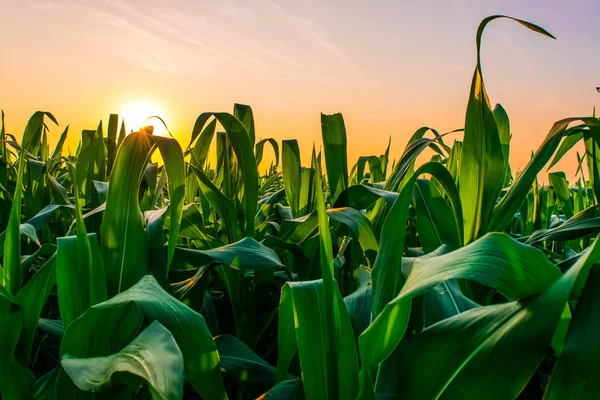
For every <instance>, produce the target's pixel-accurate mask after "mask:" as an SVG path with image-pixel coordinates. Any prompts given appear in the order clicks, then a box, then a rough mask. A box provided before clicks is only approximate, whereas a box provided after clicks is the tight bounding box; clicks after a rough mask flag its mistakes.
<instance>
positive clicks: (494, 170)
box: [460, 15, 553, 243]
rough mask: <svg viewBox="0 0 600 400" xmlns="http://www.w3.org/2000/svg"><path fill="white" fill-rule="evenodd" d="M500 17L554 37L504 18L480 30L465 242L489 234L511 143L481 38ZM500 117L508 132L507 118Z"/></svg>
mask: <svg viewBox="0 0 600 400" xmlns="http://www.w3.org/2000/svg"><path fill="white" fill-rule="evenodd" d="M497 18H509V19H512V20H514V21H516V22H518V23H520V24H522V25H524V26H526V27H528V28H529V29H532V30H533V31H535V32H538V33H541V34H544V35H546V36H549V37H553V36H552V35H550V34H549V33H548V32H546V31H545V30H543V29H542V28H540V27H538V26H536V25H533V24H531V23H529V22H526V21H522V20H518V19H514V18H510V17H505V16H500V15H494V16H491V17H488V18H485V19H484V20H483V21H482V22H481V24H480V25H479V28H478V29H477V66H476V67H475V73H474V75H473V81H472V83H471V94H470V96H469V102H468V104H467V115H466V118H465V136H464V141H463V148H462V155H461V163H460V199H461V202H462V204H463V214H464V223H465V228H464V229H465V234H464V238H465V239H464V240H465V243H469V242H471V241H472V240H474V239H476V238H478V237H480V236H482V235H483V234H485V233H486V232H487V230H488V226H489V224H490V220H491V219H492V212H493V210H494V205H495V204H496V199H497V198H498V195H499V193H500V189H501V188H502V186H503V184H504V177H505V170H506V169H505V162H504V160H505V156H504V154H503V151H504V150H505V149H503V147H502V143H503V142H508V141H507V140H506V138H505V137H504V136H505V135H506V133H507V132H503V134H502V135H503V139H502V140H501V137H500V134H499V132H498V126H497V125H496V120H495V118H494V113H493V112H492V110H491V106H490V102H489V99H488V96H487V93H486V90H485V85H484V83H483V74H482V72H481V55H480V54H481V53H480V52H481V37H482V35H483V31H484V29H485V27H486V26H487V24H488V23H489V22H490V21H493V20H494V19H497ZM498 116H499V119H500V120H501V121H502V128H503V131H504V130H506V128H505V123H504V122H503V121H504V118H500V115H498ZM506 151H508V149H506Z"/></svg>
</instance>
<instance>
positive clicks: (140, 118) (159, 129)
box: [120, 101, 168, 136]
mask: <svg viewBox="0 0 600 400" xmlns="http://www.w3.org/2000/svg"><path fill="white" fill-rule="evenodd" d="M120 114H121V116H122V117H123V121H125V129H127V133H130V132H137V131H139V130H140V128H142V127H144V126H152V127H153V128H154V134H155V135H160V136H168V132H167V129H166V128H165V126H164V125H163V123H162V122H160V120H158V119H157V118H151V119H149V118H150V117H153V116H158V117H160V118H162V119H163V121H165V122H166V119H167V114H166V113H165V110H164V109H163V108H161V107H160V106H158V105H157V104H154V103H151V102H149V101H133V102H130V103H127V104H126V105H125V106H124V107H122V108H121V112H120Z"/></svg>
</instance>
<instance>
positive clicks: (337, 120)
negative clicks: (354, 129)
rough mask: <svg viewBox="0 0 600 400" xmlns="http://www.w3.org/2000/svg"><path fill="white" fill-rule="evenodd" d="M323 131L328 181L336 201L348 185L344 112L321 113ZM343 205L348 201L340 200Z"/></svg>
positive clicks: (332, 200)
mask: <svg viewBox="0 0 600 400" xmlns="http://www.w3.org/2000/svg"><path fill="white" fill-rule="evenodd" d="M321 132H322V136H323V147H324V149H325V165H326V168H327V181H328V183H329V188H330V191H331V193H330V196H331V203H332V204H333V203H335V202H336V201H337V199H338V197H339V196H340V195H342V194H343V193H344V191H345V190H346V188H347V187H348V156H347V154H346V145H347V144H346V127H345V125H344V118H343V117H342V114H332V115H325V114H321ZM340 201H341V202H342V203H341V204H343V205H347V203H348V202H347V201H345V200H344V199H342V200H340Z"/></svg>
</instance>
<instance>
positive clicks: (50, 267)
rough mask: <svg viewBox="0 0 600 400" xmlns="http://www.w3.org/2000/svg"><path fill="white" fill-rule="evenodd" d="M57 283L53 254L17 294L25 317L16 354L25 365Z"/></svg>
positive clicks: (16, 299)
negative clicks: (41, 318)
mask: <svg viewBox="0 0 600 400" xmlns="http://www.w3.org/2000/svg"><path fill="white" fill-rule="evenodd" d="M55 283H56V257H55V256H54V255H53V256H51V257H50V259H49V260H48V261H46V263H45V264H44V265H43V266H42V267H41V268H40V269H39V270H38V271H37V272H36V273H35V275H33V277H32V278H31V279H30V280H29V282H27V284H26V285H25V286H23V288H22V289H21V290H20V291H19V293H17V295H16V296H15V299H14V302H15V303H17V304H18V305H19V306H21V314H22V317H23V326H22V332H21V336H20V337H19V343H18V347H17V352H16V354H17V357H18V358H19V361H21V363H22V364H23V365H27V364H28V362H29V357H30V355H31V348H32V345H33V339H34V337H35V331H36V328H37V326H38V320H39V319H40V315H41V313H42V309H43V308H44V306H45V305H46V301H47V300H48V297H49V296H50V291H51V290H52V288H53V287H54V284H55Z"/></svg>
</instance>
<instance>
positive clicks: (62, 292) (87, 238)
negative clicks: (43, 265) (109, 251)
mask: <svg viewBox="0 0 600 400" xmlns="http://www.w3.org/2000/svg"><path fill="white" fill-rule="evenodd" d="M57 245H58V246H57V250H56V283H57V291H58V303H59V306H60V314H61V316H62V319H63V322H64V325H65V326H66V327H68V326H69V325H70V324H71V323H72V322H73V321H75V320H76V319H77V318H79V317H80V316H81V315H82V314H83V313H85V312H86V311H87V309H88V308H90V307H91V306H93V305H95V304H98V303H101V302H103V301H105V300H106V298H107V297H106V283H105V282H106V280H105V279H106V278H105V276H106V275H105V272H104V264H103V262H102V255H101V252H100V247H99V245H98V240H97V236H96V234H95V233H90V234H86V233H85V232H83V234H78V235H77V236H67V237H62V238H58V240H57Z"/></svg>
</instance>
